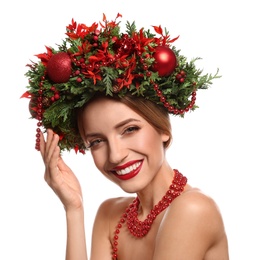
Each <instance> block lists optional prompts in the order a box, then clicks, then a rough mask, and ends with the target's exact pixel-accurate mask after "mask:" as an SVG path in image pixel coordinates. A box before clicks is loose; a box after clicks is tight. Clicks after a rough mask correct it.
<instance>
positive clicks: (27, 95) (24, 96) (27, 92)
mask: <svg viewBox="0 0 253 260" xmlns="http://www.w3.org/2000/svg"><path fill="white" fill-rule="evenodd" d="M31 96H32V95H31V93H29V91H26V92H25V93H24V94H23V95H22V96H21V97H20V98H31Z"/></svg>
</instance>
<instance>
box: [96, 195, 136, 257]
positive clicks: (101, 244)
mask: <svg viewBox="0 0 253 260" xmlns="http://www.w3.org/2000/svg"><path fill="white" fill-rule="evenodd" d="M132 200H133V198H130V197H119V198H111V199H107V200H105V201H104V202H102V203H101V205H100V206H99V208H98V211H97V214H96V218H95V221H94V225H93V232H92V246H91V259H110V258H111V243H112V241H111V238H112V237H113V232H114V230H115V225H116V224H117V223H118V221H119V219H120V216H121V215H122V212H124V209H125V208H126V207H127V206H128V204H130V203H131V201H132Z"/></svg>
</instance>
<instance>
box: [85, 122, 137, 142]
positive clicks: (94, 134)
mask: <svg viewBox="0 0 253 260" xmlns="http://www.w3.org/2000/svg"><path fill="white" fill-rule="evenodd" d="M131 122H140V120H138V119H135V118H128V119H126V120H123V121H121V122H119V123H118V124H116V125H115V126H114V128H115V129H118V128H120V127H122V126H124V125H126V124H128V123H131ZM98 136H101V134H100V133H97V132H94V133H88V134H86V135H85V139H87V138H94V137H98Z"/></svg>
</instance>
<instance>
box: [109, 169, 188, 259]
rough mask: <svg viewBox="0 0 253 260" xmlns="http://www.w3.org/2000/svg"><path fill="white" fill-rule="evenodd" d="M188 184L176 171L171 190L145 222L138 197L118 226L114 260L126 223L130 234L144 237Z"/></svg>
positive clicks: (113, 253) (114, 241) (114, 244)
mask: <svg viewBox="0 0 253 260" xmlns="http://www.w3.org/2000/svg"><path fill="white" fill-rule="evenodd" d="M186 183H187V178H186V177H184V176H183V175H182V174H181V173H180V172H179V171H178V170H176V169H174V178H173V181H172V183H171V185H170V187H169V190H168V191H167V192H166V194H165V195H164V196H163V198H162V199H161V200H160V201H159V202H158V203H157V204H156V205H155V206H154V207H153V209H152V210H151V211H150V213H149V214H148V215H147V217H146V219H145V220H144V221H140V220H139V219H138V208H139V204H140V201H139V198H138V197H136V198H135V199H134V200H133V202H132V203H131V204H130V205H129V206H128V207H127V208H126V211H125V212H124V214H123V215H122V216H121V218H120V221H119V223H118V225H117V226H116V229H115V232H114V237H113V252H112V259H114V260H117V257H118V241H119V233H120V229H121V228H122V225H123V224H124V223H125V222H126V224H127V227H128V230H129V231H130V233H131V234H132V235H133V236H135V237H137V238H142V237H144V236H145V235H146V234H147V233H148V232H149V230H150V229H151V226H152V223H153V222H154V220H155V219H156V217H157V216H158V215H159V214H160V213H161V212H162V211H163V210H165V209H166V208H167V207H168V206H169V205H170V204H171V202H172V201H173V200H174V199H175V198H176V197H178V196H179V195H180V194H181V193H182V191H183V190H184V187H185V185H186Z"/></svg>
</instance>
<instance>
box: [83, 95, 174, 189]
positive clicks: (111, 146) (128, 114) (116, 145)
mask: <svg viewBox="0 0 253 260" xmlns="http://www.w3.org/2000/svg"><path fill="white" fill-rule="evenodd" d="M82 120H83V121H82V122H83V129H84V132H85V142H86V143H87V145H88V146H89V147H90V150H91V153H92V156H93V159H94V162H95V164H96V167H97V168H98V170H99V171H101V173H103V174H104V175H105V176H106V177H107V178H109V179H110V180H111V181H113V182H114V183H116V184H117V185H119V186H120V187H121V188H122V189H123V190H124V191H126V192H130V193H131V192H137V191H138V190H141V189H143V188H145V186H146V185H148V184H149V183H150V182H151V181H152V179H153V178H154V176H155V175H156V174H157V172H158V171H159V170H160V169H161V166H162V165H163V164H164V163H165V158H164V146H163V143H164V142H166V141H167V140H168V139H169V136H168V135H165V134H161V133H158V132H157V131H156V130H155V129H154V128H153V127H152V126H151V125H150V124H149V123H148V122H147V121H146V120H144V119H143V118H142V117H141V116H140V115H139V114H137V113H136V112H134V111H133V110H132V109H130V108H129V107H128V106H126V105H125V104H123V103H121V102H119V101H115V100H111V99H106V98H101V99H96V100H94V101H93V102H91V103H90V104H89V105H88V106H87V107H86V108H85V110H84V112H83V115H82Z"/></svg>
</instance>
